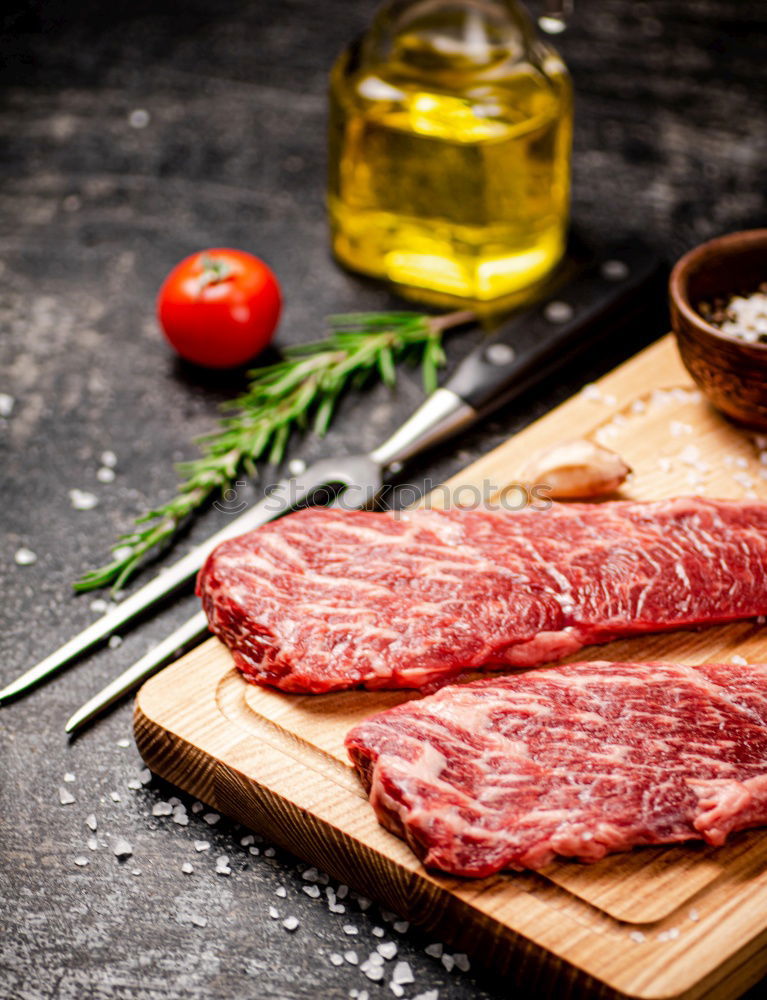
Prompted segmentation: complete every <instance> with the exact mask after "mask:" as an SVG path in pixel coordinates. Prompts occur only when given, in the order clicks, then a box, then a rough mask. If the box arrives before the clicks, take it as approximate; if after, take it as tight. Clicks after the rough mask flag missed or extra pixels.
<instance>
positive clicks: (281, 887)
mask: <svg viewBox="0 0 767 1000" xmlns="http://www.w3.org/2000/svg"><path fill="white" fill-rule="evenodd" d="M287 894H288V890H287V889H286V888H285V886H284V885H278V886H277V888H276V889H275V890H274V895H275V896H279V897H280V899H285V897H286V896H287Z"/></svg>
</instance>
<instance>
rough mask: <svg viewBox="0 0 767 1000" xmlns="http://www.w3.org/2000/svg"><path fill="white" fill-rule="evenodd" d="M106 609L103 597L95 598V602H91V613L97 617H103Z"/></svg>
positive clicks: (106, 605)
mask: <svg viewBox="0 0 767 1000" xmlns="http://www.w3.org/2000/svg"><path fill="white" fill-rule="evenodd" d="M108 607H109V604H108V603H107V602H106V601H105V600H104V598H103V597H97V598H96V600H95V601H91V611H94V612H95V613H96V614H97V615H103V614H104V612H105V611H106V610H107V608H108Z"/></svg>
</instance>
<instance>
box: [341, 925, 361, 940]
mask: <svg viewBox="0 0 767 1000" xmlns="http://www.w3.org/2000/svg"><path fill="white" fill-rule="evenodd" d="M343 932H344V934H348V935H349V936H350V937H352V936H353V935H355V934H359V931H358V930H357V928H356V927H355V926H354V924H344V926H343Z"/></svg>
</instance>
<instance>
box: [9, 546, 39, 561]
mask: <svg viewBox="0 0 767 1000" xmlns="http://www.w3.org/2000/svg"><path fill="white" fill-rule="evenodd" d="M13 558H14V560H15V562H16V563H17V564H18V565H19V566H31V565H32V563H36V562H37V556H36V555H35V553H34V552H33V551H32V549H28V548H26V547H25V546H22V547H21V548H20V549H16V553H15V555H14V557H13Z"/></svg>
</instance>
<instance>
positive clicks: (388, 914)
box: [381, 910, 397, 924]
mask: <svg viewBox="0 0 767 1000" xmlns="http://www.w3.org/2000/svg"><path fill="white" fill-rule="evenodd" d="M381 916H382V918H383V919H384V920H385V921H386V923H387V924H390V923H391V922H392V920H396V919H397V914H396V913H392V911H391V910H381Z"/></svg>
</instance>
